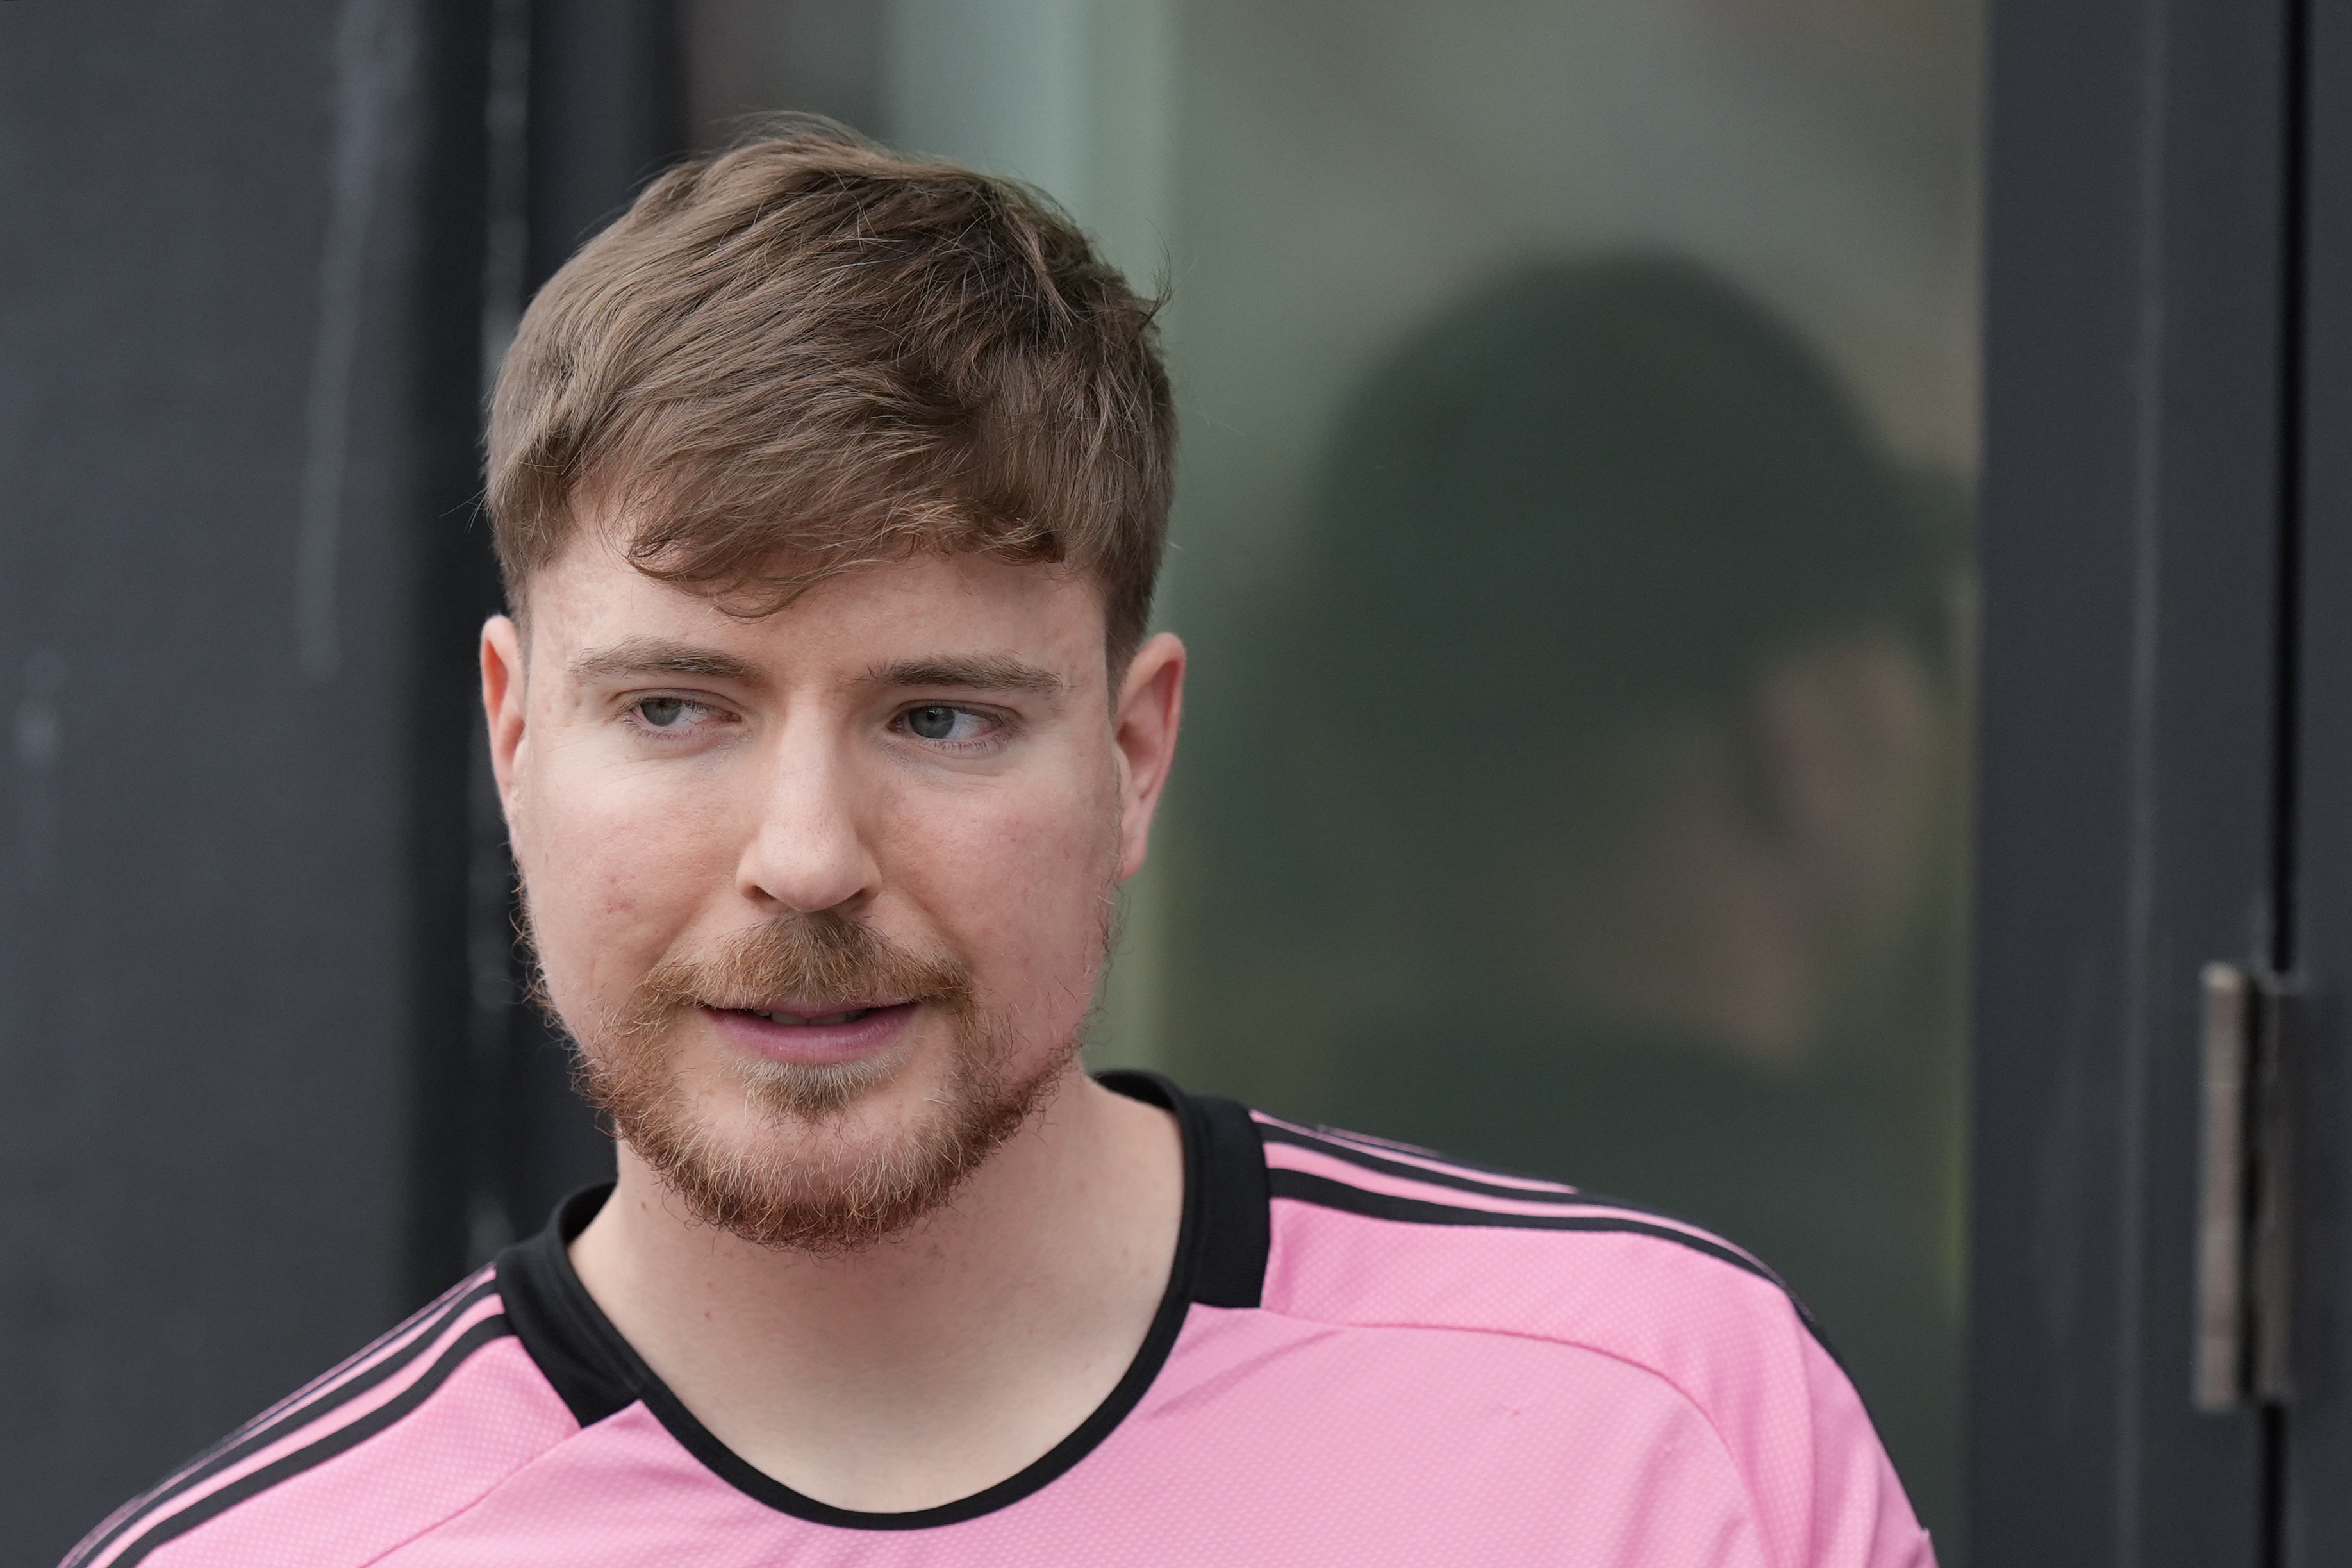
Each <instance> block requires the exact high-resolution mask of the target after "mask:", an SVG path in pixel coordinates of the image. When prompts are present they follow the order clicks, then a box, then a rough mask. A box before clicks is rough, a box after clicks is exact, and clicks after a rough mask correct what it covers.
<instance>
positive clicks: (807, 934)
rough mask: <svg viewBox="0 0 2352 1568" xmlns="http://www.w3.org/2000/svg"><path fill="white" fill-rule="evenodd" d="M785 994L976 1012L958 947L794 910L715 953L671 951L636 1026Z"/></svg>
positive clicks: (643, 999)
mask: <svg viewBox="0 0 2352 1568" xmlns="http://www.w3.org/2000/svg"><path fill="white" fill-rule="evenodd" d="M782 998H804V999H822V1000H837V1001H914V1002H929V1003H931V1004H933V1005H935V1006H939V1007H941V1008H944V1009H947V1010H949V1011H950V1012H955V1013H959V1014H969V1013H970V1012H971V1009H972V1004H973V988H972V977H971V967H970V966H969V965H968V964H966V963H965V962H964V961H963V959H962V958H961V957H960V956H956V955H954V954H951V953H946V952H934V953H919V952H915V951H912V950H910V949H908V948H906V947H904V946H899V945H898V943H896V942H894V941H892V940H891V939H890V938H888V937H887V936H883V935H882V934H881V933H880V932H878V931H877V930H875V929H874V928H873V927H872V926H871V925H866V923H865V922H864V921H861V920H858V919H856V918H855V917H853V916H850V915H842V914H839V913H837V912H835V911H833V910H819V911H817V912H816V913H815V914H813V915H803V914H799V913H797V912H795V913H792V914H786V915H777V916H776V917H774V918H773V919H772V920H768V921H764V922H762V923H761V924H760V925H752V926H748V927H746V928H744V929H743V930H740V931H738V932H735V933H734V934H733V935H731V936H728V937H727V938H725V939H724V940H722V941H721V942H719V944H717V945H716V946H713V947H712V948H710V949H709V950H708V951H707V952H703V953H699V954H684V953H681V954H673V955H671V956H667V957H666V958H664V959H663V960H662V961H661V962H660V963H658V964H656V965H655V966H654V967H653V968H652V970H650V971H649V972H648V973H647V974H646V977H645V979H644V980H643V982H641V983H640V984H639V986H638V988H637V995H636V998H635V1002H636V1005H635V1008H634V1009H632V1017H631V1018H630V1019H628V1025H629V1027H630V1029H631V1030H632V1031H633V1032H634V1031H637V1030H659V1029H661V1028H662V1027H664V1026H665V1025H667V1023H669V1022H670V1021H671V1020H672V1019H676V1018H677V1016H678V1015H679V1014H680V1013H683V1012H685V1011H687V1010H688V1009H692V1008H697V1007H717V1008H748V1007H757V1006H759V1005H760V1004H761V1003H763V1002H773V1001H777V1000H780V999H782Z"/></svg>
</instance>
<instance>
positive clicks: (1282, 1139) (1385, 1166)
mask: <svg viewBox="0 0 2352 1568" xmlns="http://www.w3.org/2000/svg"><path fill="white" fill-rule="evenodd" d="M1257 1130H1258V1135H1259V1136H1260V1137H1262V1138H1264V1139H1265V1141H1266V1142H1267V1143H1269V1144H1288V1145H1291V1146H1292V1147H1293V1148H1299V1149H1312V1150H1314V1151H1315V1152H1316V1153H1317V1154H1320V1155H1330V1156H1331V1157H1332V1158H1333V1159H1339V1160H1346V1161H1347V1162H1348V1163H1349V1165H1353V1166H1362V1167H1363V1168H1364V1169H1366V1170H1368V1171H1378V1172H1380V1173H1381V1175H1382V1176H1402V1177H1403V1178H1404V1179H1406V1180H1408V1181H1419V1182H1427V1183H1429V1184H1430V1185H1431V1186H1449V1187H1452V1188H1454V1190H1455V1191H1457V1192H1475V1193H1477V1194H1478V1195H1480V1196H1481V1197H1507V1198H1511V1199H1513V1200H1515V1201H1517V1202H1521V1203H1564V1204H1574V1205H1576V1206H1577V1207H1582V1208H1622V1209H1623V1210H1625V1211H1626V1212H1627V1213H1629V1214H1646V1215H1650V1216H1652V1217H1653V1218H1661V1219H1672V1218H1675V1216H1673V1215H1670V1214H1662V1213H1660V1211H1658V1210H1657V1209H1654V1208H1644V1207H1642V1206H1641V1205H1640V1204H1638V1203H1627V1202H1626V1201H1625V1200H1624V1199H1623V1198H1622V1197H1609V1196H1607V1195H1606V1194H1604V1193H1597V1192H1586V1191H1583V1190H1582V1189H1578V1190H1576V1191H1572V1192H1562V1191H1560V1190H1559V1187H1560V1186H1566V1185H1567V1184H1566V1183H1556V1184H1554V1186H1552V1187H1550V1188H1544V1187H1525V1186H1507V1185H1506V1184H1504V1183H1502V1182H1490V1181H1480V1180H1478V1179H1477V1178H1476V1177H1475V1176H1465V1175H1463V1174H1462V1172H1461V1170H1451V1171H1446V1170H1432V1169H1430V1168H1429V1167H1428V1166H1417V1165H1413V1164H1412V1163H1411V1162H1409V1161H1406V1160H1397V1159H1388V1158H1385V1157H1383V1156H1381V1155H1377V1154H1374V1153H1372V1152H1371V1151H1370V1149H1366V1148H1363V1147H1361V1146H1360V1145H1355V1144H1349V1143H1343V1142H1341V1141H1339V1139H1336V1138H1330V1137H1325V1136H1321V1135H1319V1134H1314V1133H1305V1132H1300V1131H1299V1130H1298V1129H1297V1128H1295V1127H1286V1126H1283V1125H1282V1124H1279V1123H1268V1122H1260V1123H1259V1124H1258V1125H1257ZM1436 1157H1437V1158H1440V1159H1444V1160H1445V1161H1446V1163H1447V1164H1448V1165H1454V1164H1455V1163H1456V1162H1454V1160H1452V1159H1450V1158H1448V1157H1447V1156H1444V1155H1438V1156H1436ZM1462 1168H1463V1169H1467V1170H1477V1169H1480V1168H1482V1167H1480V1166H1465V1167H1462ZM1490 1174H1492V1175H1496V1176H1501V1175H1505V1174H1507V1173H1505V1172H1501V1171H1493V1172H1490ZM1528 1180H1529V1181H1546V1180H1549V1177H1546V1176H1529V1177H1528Z"/></svg>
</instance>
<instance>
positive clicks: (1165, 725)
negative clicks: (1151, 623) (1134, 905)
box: [1111, 632, 1184, 882]
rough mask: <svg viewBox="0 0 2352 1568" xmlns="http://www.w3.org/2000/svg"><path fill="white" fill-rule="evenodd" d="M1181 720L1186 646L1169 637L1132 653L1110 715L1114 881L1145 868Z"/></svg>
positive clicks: (1166, 634) (1169, 634) (1173, 758)
mask: <svg viewBox="0 0 2352 1568" xmlns="http://www.w3.org/2000/svg"><path fill="white" fill-rule="evenodd" d="M1183 716H1184V644H1183V643H1180V642H1178V641H1177V640H1176V638H1175V637H1174V636H1173V635H1171V633H1169V632H1161V633H1160V635H1158V636H1157V637H1154V638H1152V639H1151V640H1150V642H1148V643H1144V645H1143V646H1142V647H1140V648H1139V649H1137V650H1136V652H1135V657H1134V658H1133V659H1131V660H1129V661H1128V665H1127V675H1126V678H1125V679H1124V680H1123V681H1122V682H1121V683H1120V685H1119V693H1118V706H1117V707H1115V708H1114V709H1113V710H1112V712H1111V730H1112V738H1113V740H1114V742H1115V743H1116V745H1117V746H1118V774H1119V800H1118V831H1119V852H1118V879H1119V880H1120V881H1121V882H1125V881H1126V880H1127V879H1128V878H1129V877H1131V876H1133V875H1134V874H1135V873H1137V872H1139V871H1141V870H1142V869H1143V856H1144V852H1145V850H1146V849H1147V848H1148V846H1149V845H1150V839H1151V817H1152V813H1153V812H1155V811H1157V810H1159V809H1160V790H1161V789H1165V788H1166V787H1167V783H1168V769H1169V768H1171V766H1173V764H1174V763H1175V760H1176V727H1177V725H1178V724H1179V722H1180V721H1181V719H1182V718H1183Z"/></svg>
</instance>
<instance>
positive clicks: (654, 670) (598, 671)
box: [564, 637, 766, 686]
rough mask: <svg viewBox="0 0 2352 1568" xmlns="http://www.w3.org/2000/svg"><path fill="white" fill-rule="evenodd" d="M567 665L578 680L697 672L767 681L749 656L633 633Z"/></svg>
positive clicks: (709, 676) (755, 682)
mask: <svg viewBox="0 0 2352 1568" xmlns="http://www.w3.org/2000/svg"><path fill="white" fill-rule="evenodd" d="M564 669H565V673H566V674H570V675H571V677H572V679H573V680H575V681H609V680H613V679H615V678H620V677H629V676H638V675H693V676H699V677H702V678H704V679H707V680H720V681H735V682H738V683H740V684H741V685H751V686H756V685H765V684H766V678H765V677H764V676H763V675H761V673H760V668H759V666H758V665H756V664H752V663H751V661H750V660H748V659H739V658H737V657H736V656H735V655H734V654H732V653H719V652H718V651H716V650H715V649H710V648H698V647H696V646H695V645H694V644H693V643H672V642H667V641H665V640H664V639H662V638H659V637H633V638H631V639H629V641H627V642H625V643H614V644H613V645H612V646H611V647H609V648H594V649H591V650H590V651H588V652H587V653H580V654H577V655H575V656H574V657H573V658H572V661H571V663H570V664H566V665H565V666H564Z"/></svg>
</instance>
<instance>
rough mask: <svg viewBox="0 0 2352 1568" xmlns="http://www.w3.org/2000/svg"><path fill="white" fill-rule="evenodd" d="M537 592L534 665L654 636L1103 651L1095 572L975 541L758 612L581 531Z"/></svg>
mask: <svg viewBox="0 0 2352 1568" xmlns="http://www.w3.org/2000/svg"><path fill="white" fill-rule="evenodd" d="M528 597H529V606H528V609H529V629H530V643H531V644H532V648H531V655H530V656H531V662H532V664H540V663H541V660H542V657H543V656H544V655H545V654H553V655H554V656H556V657H557V658H559V659H568V658H569V657H570V655H571V654H572V653H574V652H576V651H577V650H579V649H581V648H582V647H584V646H588V645H591V644H603V643H615V642H620V641H626V640H634V639H644V638H658V639H663V640H667V641H675V642H682V643H701V644H707V645H709V646H713V647H720V648H724V649H726V650H727V651H729V652H730V653H733V654H735V655H736V656H738V657H743V658H750V659H753V660H755V661H758V662H761V663H762V664H770V665H781V664H792V665H801V666H806V665H813V664H827V663H832V662H847V661H863V662H867V663H870V662H872V661H874V660H877V659H899V658H908V657H920V656H923V655H926V654H929V653H942V652H958V653H973V652H989V651H1013V650H1018V651H1019V652H1020V653H1022V654H1023V655H1024V657H1025V658H1027V659H1030V660H1032V661H1036V662H1042V663H1045V664H1052V665H1055V666H1056V667H1060V666H1064V665H1066V666H1068V667H1069V668H1070V669H1071V670H1072V671H1073V672H1075V671H1076V669H1077V668H1078V667H1079V666H1081V665H1083V664H1100V663H1101V661H1102V659H1103V654H1104V622H1103V612H1102V603H1101V599H1100V596H1099V594H1098V593H1097V591H1096V590H1095V589H1094V587H1093V585H1092V584H1091V583H1090V582H1089V581H1087V580H1086V579H1084V578H1083V577H1082V576H1080V575H1079V574H1076V573H1075V572H1072V571H1070V570H1066V569H1065V568H1062V567H1059V566H1050V565H1013V564H1010V563H1007V562H1004V561H1001V560H997V559H993V558H991V557H987V556H982V555H975V554H961V555H952V556H936V555H919V556H915V557H912V558H910V559H905V560H887V561H876V562H872V563H869V564H866V565H863V566H857V567H853V568H850V569H848V570H844V571H840V572H837V573H835V574H834V575H832V576H829V577H826V578H824V579H823V580H820V581H818V582H816V583H814V585H812V586H811V587H809V588H807V589H806V590H804V591H802V592H800V593H799V594H798V595H796V596H795V597H793V598H792V599H791V600H790V601H788V602H786V603H784V604H782V605H781V606H780V607H777V608H773V609H765V608H764V604H762V605H761V606H759V607H760V608H762V609H763V610H764V612H762V613H756V614H755V613H749V612H747V611H748V610H749V609H750V608H752V607H753V603H752V601H751V600H749V599H748V598H730V596H729V595H727V594H724V593H717V594H714V593H713V592H712V591H709V590H707V589H703V588H699V587H689V586H681V585H678V584H675V583H668V582H664V581H662V580H660V579H658V578H655V577H651V576H648V575H647V574H646V573H645V572H643V571H641V570H638V569H637V568H636V567H635V566H634V565H632V564H631V563H630V562H629V560H628V559H627V558H626V556H625V554H624V553H623V552H622V550H621V549H618V548H616V547H615V546H614V545H612V544H610V543H607V542H604V541H602V540H596V539H593V538H583V539H581V540H579V541H578V542H576V543H575V544H573V545H572V547H571V548H568V549H565V550H564V551H563V552H562V554H561V555H560V556H558V557H557V558H556V559H554V560H553V561H551V562H550V563H548V565H547V566H546V567H544V568H543V569H541V570H540V571H539V572H538V573H536V574H535V575H534V576H533V578H532V580H531V582H530V588H529V595H528Z"/></svg>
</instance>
